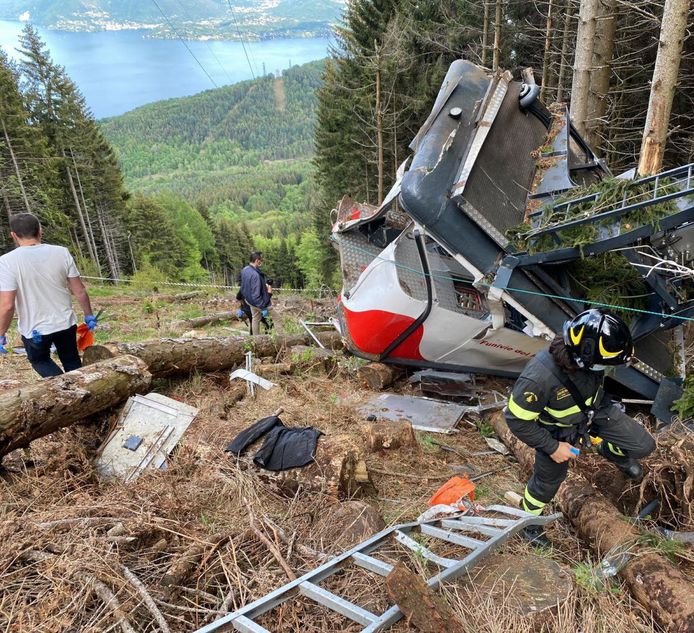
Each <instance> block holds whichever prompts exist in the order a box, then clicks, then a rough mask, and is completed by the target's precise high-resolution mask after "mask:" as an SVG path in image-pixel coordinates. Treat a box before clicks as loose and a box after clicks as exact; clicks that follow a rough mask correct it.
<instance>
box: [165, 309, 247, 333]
mask: <svg viewBox="0 0 694 633" xmlns="http://www.w3.org/2000/svg"><path fill="white" fill-rule="evenodd" d="M237 319H238V317H237V316H236V312H217V313H215V314H208V315H207V316H201V317H195V318H193V319H181V320H180V321H172V322H171V328H172V329H174V330H177V329H189V328H198V327H204V326H205V325H209V324H210V323H218V322H219V321H233V320H237Z"/></svg>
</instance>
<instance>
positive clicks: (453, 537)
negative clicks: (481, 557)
mask: <svg viewBox="0 0 694 633" xmlns="http://www.w3.org/2000/svg"><path fill="white" fill-rule="evenodd" d="M420 529H421V530H422V534H426V535H427V536H433V537H434V538H438V539H441V540H442V541H447V542H448V543H454V544H455V545H460V546H462V547H467V548H468V549H478V548H480V547H484V545H485V541H480V540H478V539H476V538H470V537H469V536H463V535H462V534H454V533H453V532H449V531H448V530H442V529H441V528H437V527H434V526H433V525H427V524H426V523H423V524H422V527H421V528H420Z"/></svg>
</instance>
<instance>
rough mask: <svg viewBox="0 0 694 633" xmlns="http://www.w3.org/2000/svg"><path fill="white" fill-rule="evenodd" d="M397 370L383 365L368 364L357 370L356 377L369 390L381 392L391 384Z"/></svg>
mask: <svg viewBox="0 0 694 633" xmlns="http://www.w3.org/2000/svg"><path fill="white" fill-rule="evenodd" d="M397 375H398V370H397V369H395V367H393V366H392V365H386V364H384V363H369V364H368V365H363V366H362V367H360V368H359V369H357V377H358V378H359V380H360V381H361V382H362V383H363V384H364V385H365V386H366V387H368V388H369V389H373V390H374V391H381V390H382V389H385V388H386V387H389V386H390V385H392V384H393V381H394V380H395V378H396V377H397Z"/></svg>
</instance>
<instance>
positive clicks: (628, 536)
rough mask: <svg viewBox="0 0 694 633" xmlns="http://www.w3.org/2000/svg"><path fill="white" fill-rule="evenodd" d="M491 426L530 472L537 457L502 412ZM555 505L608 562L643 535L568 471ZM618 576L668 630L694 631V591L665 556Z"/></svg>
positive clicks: (648, 555)
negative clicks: (611, 553) (613, 551)
mask: <svg viewBox="0 0 694 633" xmlns="http://www.w3.org/2000/svg"><path fill="white" fill-rule="evenodd" d="M491 423H492V426H493V427H494V430H495V431H496V433H497V435H498V436H499V438H501V440H502V441H503V442H504V444H506V446H508V447H509V448H510V449H511V451H512V452H513V454H514V455H515V456H516V458H517V459H518V461H519V462H520V464H521V466H522V467H523V469H524V470H525V471H528V472H529V471H530V470H531V469H532V467H533V463H534V461H535V454H534V451H533V450H532V449H531V448H530V447H529V446H526V445H525V444H523V442H521V441H520V440H519V439H518V438H517V437H516V436H515V435H513V433H511V431H510V429H509V428H508V426H507V424H506V422H505V420H504V416H503V414H502V413H501V412H499V413H495V414H494V415H493V416H492V417H491ZM555 501H556V503H558V505H559V508H560V509H561V511H562V512H563V513H564V514H565V515H566V517H567V518H568V519H569V520H570V521H571V523H572V524H573V526H574V527H575V528H576V531H577V532H578V535H579V536H580V537H581V538H582V539H584V540H586V541H588V542H589V543H590V544H591V546H592V547H593V548H594V549H595V550H597V555H598V556H604V555H605V553H606V552H607V551H609V550H610V549H611V548H613V547H615V546H618V545H625V546H628V545H631V546H632V548H633V547H634V546H633V544H634V543H635V542H636V541H637V539H638V537H639V532H638V530H637V529H636V528H635V527H634V526H633V524H631V523H629V522H628V521H626V520H625V519H624V517H623V516H622V514H621V513H620V512H619V510H617V508H615V507H614V505H612V504H611V503H610V502H609V501H608V500H607V499H606V498H605V497H604V496H603V495H601V494H600V493H599V492H598V491H597V490H596V489H595V488H593V486H592V485H591V483H590V482H589V481H588V480H587V479H586V478H585V477H584V476H583V475H581V474H579V473H577V472H576V470H575V469H571V470H570V471H569V476H568V477H567V479H566V481H565V482H564V483H563V484H562V486H561V488H559V492H558V494H557V496H556V498H555ZM619 575H620V576H621V578H622V579H623V580H624V581H625V582H626V584H627V586H628V587H629V590H630V591H631V594H632V595H633V596H634V598H635V599H636V600H638V602H639V603H641V604H642V605H643V606H644V607H645V608H646V609H648V610H649V611H650V612H651V613H652V614H653V617H654V618H655V619H656V620H657V621H658V622H659V624H660V625H661V626H662V627H663V628H664V629H665V630H667V631H670V632H671V633H689V632H691V631H694V588H693V587H692V585H691V583H690V582H689V581H688V580H687V578H686V577H685V576H684V575H683V574H682V573H681V572H680V570H679V569H677V567H675V566H674V565H673V564H671V563H670V562H669V561H668V560H667V559H666V558H665V557H664V556H661V555H660V554H657V553H655V552H648V551H643V552H639V553H638V556H634V557H633V558H632V560H631V561H630V562H629V563H628V564H627V565H626V566H625V567H624V568H622V570H621V571H620V572H619Z"/></svg>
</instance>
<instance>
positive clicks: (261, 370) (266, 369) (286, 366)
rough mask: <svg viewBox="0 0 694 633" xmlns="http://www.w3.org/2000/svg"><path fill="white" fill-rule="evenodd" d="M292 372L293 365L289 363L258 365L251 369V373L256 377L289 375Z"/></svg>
mask: <svg viewBox="0 0 694 633" xmlns="http://www.w3.org/2000/svg"><path fill="white" fill-rule="evenodd" d="M293 371H294V365H292V364H291V363H269V364H267V365H258V366H256V367H254V368H253V372H254V373H256V374H258V376H263V377H265V376H274V375H275V374H291V373H292V372H293Z"/></svg>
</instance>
